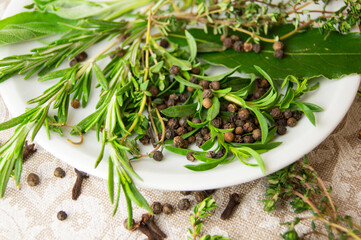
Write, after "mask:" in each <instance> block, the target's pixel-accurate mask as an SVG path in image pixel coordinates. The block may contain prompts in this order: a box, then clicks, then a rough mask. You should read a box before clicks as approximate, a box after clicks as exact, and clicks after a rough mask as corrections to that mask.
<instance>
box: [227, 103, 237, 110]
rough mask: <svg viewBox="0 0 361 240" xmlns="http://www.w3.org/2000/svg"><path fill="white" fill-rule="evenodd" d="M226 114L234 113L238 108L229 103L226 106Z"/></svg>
mask: <svg viewBox="0 0 361 240" xmlns="http://www.w3.org/2000/svg"><path fill="white" fill-rule="evenodd" d="M227 110H228V112H236V111H237V110H238V106H237V105H236V104H234V103H230V104H228V106H227Z"/></svg>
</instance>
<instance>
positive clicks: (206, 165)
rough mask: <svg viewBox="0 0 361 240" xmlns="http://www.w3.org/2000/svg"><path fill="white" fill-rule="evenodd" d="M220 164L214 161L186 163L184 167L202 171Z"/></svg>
mask: <svg viewBox="0 0 361 240" xmlns="http://www.w3.org/2000/svg"><path fill="white" fill-rule="evenodd" d="M218 165H219V162H213V163H200V164H198V165H185V166H184V167H186V168H188V169H189V170H192V171H196V172H201V171H206V170H210V169H213V168H215V167H217V166H218Z"/></svg>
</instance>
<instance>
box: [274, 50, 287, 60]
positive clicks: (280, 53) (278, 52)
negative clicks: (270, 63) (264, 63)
mask: <svg viewBox="0 0 361 240" xmlns="http://www.w3.org/2000/svg"><path fill="white" fill-rule="evenodd" d="M273 56H274V57H275V58H278V59H281V58H283V57H284V53H283V50H281V49H279V50H276V51H274V53H273Z"/></svg>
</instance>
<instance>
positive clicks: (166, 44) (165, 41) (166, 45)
mask: <svg viewBox="0 0 361 240" xmlns="http://www.w3.org/2000/svg"><path fill="white" fill-rule="evenodd" d="M159 46H161V47H163V48H168V47H169V42H168V40H167V39H165V38H162V39H161V40H160V42H159Z"/></svg>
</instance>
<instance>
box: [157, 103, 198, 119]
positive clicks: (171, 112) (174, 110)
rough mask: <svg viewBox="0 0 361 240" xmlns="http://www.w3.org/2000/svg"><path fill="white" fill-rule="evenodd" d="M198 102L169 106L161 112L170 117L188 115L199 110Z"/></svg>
mask: <svg viewBox="0 0 361 240" xmlns="http://www.w3.org/2000/svg"><path fill="white" fill-rule="evenodd" d="M197 106H198V103H192V104H186V105H180V106H174V107H169V108H166V109H164V110H161V113H163V114H164V115H166V116H168V117H187V116H190V115H192V114H193V113H195V112H196V111H197Z"/></svg>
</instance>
